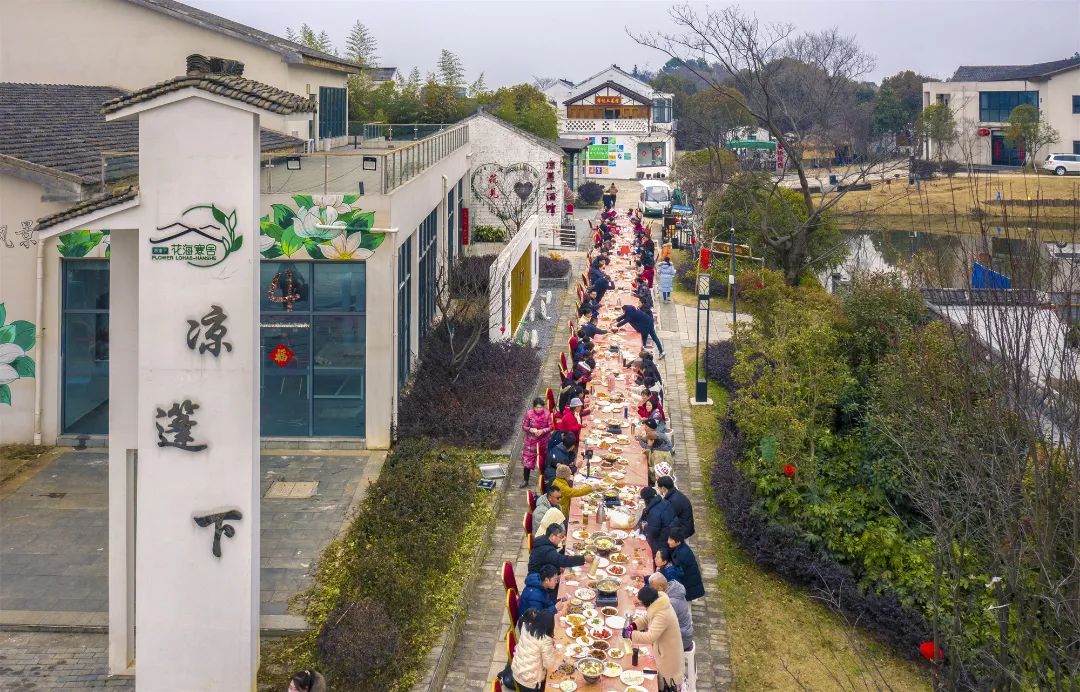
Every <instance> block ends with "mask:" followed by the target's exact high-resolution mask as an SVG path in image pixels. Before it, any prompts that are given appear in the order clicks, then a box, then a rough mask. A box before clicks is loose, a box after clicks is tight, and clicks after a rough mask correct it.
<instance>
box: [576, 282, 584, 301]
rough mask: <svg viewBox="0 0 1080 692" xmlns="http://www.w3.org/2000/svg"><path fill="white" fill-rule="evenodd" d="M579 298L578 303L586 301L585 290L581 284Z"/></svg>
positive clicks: (578, 289)
mask: <svg viewBox="0 0 1080 692" xmlns="http://www.w3.org/2000/svg"><path fill="white" fill-rule="evenodd" d="M577 299H578V303H583V302H585V290H584V289H583V288H581V286H578V287H577Z"/></svg>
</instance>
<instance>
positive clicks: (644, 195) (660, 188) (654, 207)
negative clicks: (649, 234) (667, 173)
mask: <svg viewBox="0 0 1080 692" xmlns="http://www.w3.org/2000/svg"><path fill="white" fill-rule="evenodd" d="M639 184H640V185H641V197H640V198H639V200H638V209H640V210H641V213H642V215H644V216H663V215H664V214H667V213H668V212H670V211H671V202H672V200H673V197H674V195H673V192H672V189H671V186H670V185H668V184H667V183H665V182H661V181H659V180H642V181H640V182H639Z"/></svg>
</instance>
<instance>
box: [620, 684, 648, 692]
mask: <svg viewBox="0 0 1080 692" xmlns="http://www.w3.org/2000/svg"><path fill="white" fill-rule="evenodd" d="M623 692H649V691H648V690H647V689H645V688H644V687H642V686H641V685H630V686H629V687H627V688H626V689H625V690H623Z"/></svg>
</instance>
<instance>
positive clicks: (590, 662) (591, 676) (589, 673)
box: [577, 656, 645, 685]
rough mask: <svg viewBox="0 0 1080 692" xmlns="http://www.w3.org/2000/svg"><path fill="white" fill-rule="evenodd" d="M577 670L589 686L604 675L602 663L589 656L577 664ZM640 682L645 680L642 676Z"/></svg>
mask: <svg viewBox="0 0 1080 692" xmlns="http://www.w3.org/2000/svg"><path fill="white" fill-rule="evenodd" d="M577 669H578V672H579V673H581V677H583V678H585V682H587V683H589V684H590V685H591V684H593V683H594V682H596V681H597V680H599V679H600V676H601V675H603V674H604V663H603V662H602V661H601V660H600V659H598V658H593V657H592V656H589V657H587V658H583V659H581V660H579V661H578V662H577ZM641 680H642V681H644V680H645V676H644V675H642V676H641Z"/></svg>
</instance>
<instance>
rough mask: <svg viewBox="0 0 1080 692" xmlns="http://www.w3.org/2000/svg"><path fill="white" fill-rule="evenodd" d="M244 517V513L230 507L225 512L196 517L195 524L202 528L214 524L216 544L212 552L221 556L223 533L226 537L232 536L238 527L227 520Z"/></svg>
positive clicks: (216, 555) (237, 519)
mask: <svg viewBox="0 0 1080 692" xmlns="http://www.w3.org/2000/svg"><path fill="white" fill-rule="evenodd" d="M243 518H244V515H243V514H241V513H240V510H238V509H229V510H225V511H224V512H215V513H214V514H204V515H203V516H201V517H200V516H196V517H194V519H195V524H196V525H197V526H198V527H199V528H201V529H205V528H206V527H207V526H210V525H211V524H213V525H214V544H213V546H212V547H211V548H210V552H212V553H213V554H214V557H221V534H225V537H226V538H232V537H233V536H235V535H236V529H234V528H233V527H232V526H230V525H229V524H226V523H225V522H227V521H240V520H241V519H243Z"/></svg>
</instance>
